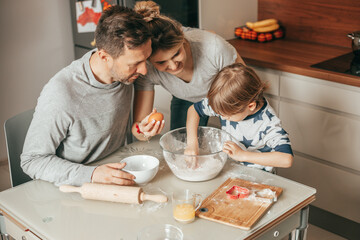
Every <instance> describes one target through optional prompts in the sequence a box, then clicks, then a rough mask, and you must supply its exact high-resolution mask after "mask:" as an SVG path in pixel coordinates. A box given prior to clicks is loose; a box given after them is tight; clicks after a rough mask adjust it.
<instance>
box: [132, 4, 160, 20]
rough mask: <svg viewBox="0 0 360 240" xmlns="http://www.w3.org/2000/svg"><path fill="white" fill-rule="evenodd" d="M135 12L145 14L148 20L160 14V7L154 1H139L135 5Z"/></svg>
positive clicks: (145, 18)
mask: <svg viewBox="0 0 360 240" xmlns="http://www.w3.org/2000/svg"><path fill="white" fill-rule="evenodd" d="M134 10H135V12H137V13H139V14H141V15H143V16H144V20H145V21H146V22H150V21H152V20H153V19H154V18H157V17H159V16H160V7H159V5H157V3H155V2H153V1H139V2H136V4H135V6H134Z"/></svg>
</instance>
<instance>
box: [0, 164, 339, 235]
mask: <svg viewBox="0 0 360 240" xmlns="http://www.w3.org/2000/svg"><path fill="white" fill-rule="evenodd" d="M8 188H10V174H9V166H8V164H7V162H5V161H0V192H1V191H3V190H6V189H8ZM307 240H345V238H342V237H340V236H338V235H335V234H333V233H330V232H327V231H325V230H323V229H321V228H318V227H316V226H314V225H309V228H308V234H307Z"/></svg>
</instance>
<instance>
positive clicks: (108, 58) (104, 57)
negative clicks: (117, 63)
mask: <svg viewBox="0 0 360 240" xmlns="http://www.w3.org/2000/svg"><path fill="white" fill-rule="evenodd" d="M98 55H99V58H100V60H101V61H103V62H104V63H109V62H110V61H112V60H113V58H112V57H111V56H110V54H108V53H107V52H105V51H104V50H99V51H98Z"/></svg>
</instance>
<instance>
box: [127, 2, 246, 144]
mask: <svg viewBox="0 0 360 240" xmlns="http://www.w3.org/2000/svg"><path fill="white" fill-rule="evenodd" d="M134 10H135V11H136V12H137V13H139V14H141V15H143V16H144V20H145V21H146V22H147V24H148V27H149V29H150V32H151V33H152V35H153V36H152V39H151V41H152V54H151V56H150V58H149V61H148V64H147V68H148V73H147V74H146V76H142V77H139V78H138V79H137V80H136V82H135V99H134V124H133V128H132V132H133V134H134V136H135V137H136V138H138V139H139V140H144V139H147V138H148V137H151V136H154V135H156V134H158V133H160V132H161V130H162V129H163V127H164V122H163V121H162V122H151V123H147V118H148V116H149V113H150V112H151V110H152V108H153V103H154V95H155V92H154V85H155V84H157V85H161V86H163V87H164V88H165V89H166V90H167V91H169V92H170V93H171V94H172V95H173V98H172V101H171V124H170V129H175V128H179V127H184V126H185V125H186V116H187V110H188V108H189V107H190V106H191V105H192V104H193V103H194V102H197V101H200V100H201V99H202V98H204V97H205V96H206V94H207V92H208V89H209V86H210V84H211V82H212V80H213V79H214V77H215V75H216V74H217V73H218V72H219V71H220V70H221V69H222V68H223V67H226V66H228V65H230V64H232V63H234V62H240V63H243V64H244V62H243V60H242V59H241V57H240V56H239V55H238V54H237V52H236V50H235V48H234V47H232V46H231V45H230V44H229V43H228V42H226V41H225V40H224V39H222V38H221V37H220V36H218V35H216V34H214V33H211V32H208V31H204V30H200V29H193V28H184V27H182V26H181V25H180V24H179V23H178V22H176V21H175V20H173V19H171V18H169V17H166V16H164V15H160V11H159V6H158V5H157V4H156V3H155V2H153V1H141V2H137V3H136V5H135V7H134ZM154 111H156V110H153V111H152V112H154ZM207 120H208V118H203V119H201V120H200V124H199V125H201V126H205V125H206V124H207Z"/></svg>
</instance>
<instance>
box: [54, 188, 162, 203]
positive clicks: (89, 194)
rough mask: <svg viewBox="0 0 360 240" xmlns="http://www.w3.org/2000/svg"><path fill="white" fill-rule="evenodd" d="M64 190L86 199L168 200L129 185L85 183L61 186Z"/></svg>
mask: <svg viewBox="0 0 360 240" xmlns="http://www.w3.org/2000/svg"><path fill="white" fill-rule="evenodd" d="M59 189H60V191H62V192H78V193H80V194H81V196H82V197H83V198H85V199H92V200H101V201H110V202H121V203H137V204H141V203H142V202H143V201H146V200H149V201H154V202H158V203H163V202H167V200H168V199H167V197H166V196H165V195H161V194H160V195H149V194H146V193H144V192H143V190H142V188H140V187H128V186H118V185H109V184H99V183H84V184H83V185H82V186H81V187H75V186H70V185H62V186H60V188H59Z"/></svg>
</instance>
